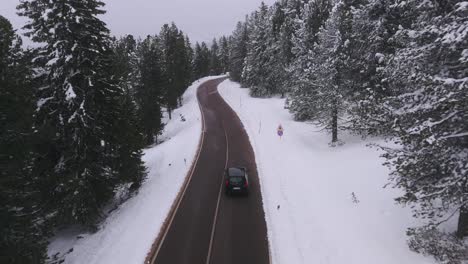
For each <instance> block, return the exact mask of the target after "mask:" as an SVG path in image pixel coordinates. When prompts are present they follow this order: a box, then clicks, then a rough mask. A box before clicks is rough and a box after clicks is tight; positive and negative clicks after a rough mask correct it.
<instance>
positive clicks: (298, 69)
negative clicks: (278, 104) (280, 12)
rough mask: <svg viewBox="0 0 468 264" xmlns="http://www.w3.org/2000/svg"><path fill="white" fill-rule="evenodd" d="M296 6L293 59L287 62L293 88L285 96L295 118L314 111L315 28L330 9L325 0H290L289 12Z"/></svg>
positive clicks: (319, 25) (321, 25) (304, 117)
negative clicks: (307, 0) (302, 0)
mask: <svg viewBox="0 0 468 264" xmlns="http://www.w3.org/2000/svg"><path fill="white" fill-rule="evenodd" d="M296 8H299V12H298V15H297V18H296V19H295V26H294V27H295V32H294V34H293V38H292V42H293V48H292V52H293V54H294V57H295V60H294V61H293V63H292V65H291V66H290V71H291V72H292V79H291V84H292V91H291V93H290V95H289V96H288V103H289V105H288V106H287V107H288V108H289V110H290V111H291V112H292V113H293V114H294V117H295V119H296V120H310V119H312V118H313V117H314V116H315V115H316V110H315V100H314V99H313V96H314V93H315V89H316V88H314V82H315V81H316V74H315V69H314V67H315V65H316V64H320V63H316V64H314V61H315V59H316V58H315V53H316V50H315V49H316V48H317V44H318V43H317V42H318V41H317V39H318V32H319V30H320V28H322V27H323V25H324V24H325V22H326V21H327V19H328V17H329V13H330V9H331V3H330V1H328V0H316V1H313V2H310V3H307V4H304V5H299V4H298V3H296V2H294V1H292V2H290V7H289V9H290V10H291V12H293V10H295V9H296Z"/></svg>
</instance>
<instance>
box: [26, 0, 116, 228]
mask: <svg viewBox="0 0 468 264" xmlns="http://www.w3.org/2000/svg"><path fill="white" fill-rule="evenodd" d="M103 6H104V3H102V2H101V1H97V0H86V1H66V0H57V1H47V0H31V1H26V0H22V1H21V2H20V5H19V10H20V13H21V15H23V16H26V17H28V18H29V19H30V22H29V23H28V24H27V25H26V27H25V28H26V29H27V30H28V35H29V36H32V37H33V40H34V41H36V42H41V43H43V44H44V46H43V48H41V52H40V54H39V56H38V57H37V58H36V59H35V61H36V62H37V63H40V64H41V67H42V71H41V72H40V74H39V75H38V78H40V81H41V84H40V85H41V86H40V87H39V88H38V89H37V90H38V102H37V106H38V107H37V111H36V114H35V130H36V135H37V137H38V139H39V142H38V143H37V144H36V152H37V158H36V159H35V161H34V174H35V175H36V176H37V177H38V178H39V180H40V191H41V193H42V197H43V198H44V210H46V212H47V216H48V218H49V219H48V220H50V221H53V222H52V226H59V225H62V224H85V225H90V226H92V225H93V224H94V223H95V221H96V220H97V218H98V217H99V215H100V208H101V207H102V206H103V205H105V204H106V203H107V202H108V201H109V199H110V198H112V197H113V194H114V187H115V186H116V184H118V183H119V179H118V177H119V175H116V174H114V170H113V167H114V164H115V158H114V157H115V150H116V149H117V148H118V147H119V145H118V142H115V136H114V135H113V133H115V131H113V130H114V129H116V127H115V126H114V123H113V118H114V117H115V116H114V113H113V112H112V111H113V110H114V109H115V107H116V106H115V104H118V103H117V101H118V99H119V98H120V97H121V96H122V91H121V89H120V88H119V87H118V86H117V85H115V84H114V83H113V80H112V76H111V75H110V73H109V68H111V56H112V51H111V49H110V43H109V42H110V37H109V30H108V29H107V27H106V25H105V24H104V22H102V21H101V20H100V19H99V18H98V16H99V15H101V14H103V13H104V11H103V10H102V9H101V8H102V7H103Z"/></svg>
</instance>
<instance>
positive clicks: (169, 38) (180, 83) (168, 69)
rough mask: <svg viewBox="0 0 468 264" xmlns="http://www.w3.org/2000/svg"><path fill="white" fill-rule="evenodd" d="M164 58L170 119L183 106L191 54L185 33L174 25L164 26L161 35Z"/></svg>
mask: <svg viewBox="0 0 468 264" xmlns="http://www.w3.org/2000/svg"><path fill="white" fill-rule="evenodd" d="M160 38H161V45H162V51H163V58H164V70H165V74H166V77H167V81H168V82H167V85H166V86H165V88H166V90H165V92H164V97H165V103H166V107H167V111H168V113H169V118H172V115H171V114H172V111H173V110H174V109H175V108H177V107H178V106H180V105H181V104H182V95H183V93H184V92H185V89H186V88H187V84H188V81H187V80H188V76H190V72H188V70H190V67H189V65H187V64H188V63H189V54H188V53H187V48H186V40H185V37H184V34H183V32H181V31H180V30H179V29H178V28H177V26H176V25H175V24H174V23H172V24H171V26H169V25H167V24H166V25H164V26H163V28H162V29H161V33H160Z"/></svg>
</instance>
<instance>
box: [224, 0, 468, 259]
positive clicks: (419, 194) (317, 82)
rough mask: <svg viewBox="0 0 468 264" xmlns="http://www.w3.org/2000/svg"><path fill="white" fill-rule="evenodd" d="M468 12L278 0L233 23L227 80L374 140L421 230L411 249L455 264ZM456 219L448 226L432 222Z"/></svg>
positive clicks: (439, 4) (464, 215)
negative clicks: (380, 141)
mask: <svg viewBox="0 0 468 264" xmlns="http://www.w3.org/2000/svg"><path fill="white" fill-rule="evenodd" d="M467 19H468V5H466V2H464V1H462V0H453V1H437V0H429V1H427V0H416V1H401V0H279V1H277V2H276V3H275V4H274V5H272V6H267V5H265V4H262V5H261V6H260V8H259V9H258V10H256V11H255V12H253V13H251V14H250V15H249V16H247V18H246V20H245V21H241V22H239V23H238V24H237V27H236V29H235V30H234V32H233V34H232V35H231V36H230V37H229V38H228V39H229V72H230V77H231V79H233V80H234V81H238V82H240V83H241V84H242V85H243V86H245V87H249V88H250V92H251V95H253V96H259V97H268V96H273V95H282V96H285V97H286V107H287V108H289V110H290V111H291V113H292V114H293V115H294V117H295V118H296V119H297V120H301V121H305V120H308V121H312V122H315V123H316V124H318V125H319V126H321V127H323V128H325V129H327V130H328V131H330V132H331V141H332V143H331V144H332V145H336V144H337V143H339V131H342V130H348V131H351V132H355V133H358V134H360V135H363V136H369V135H370V136H384V137H387V138H389V139H391V140H392V141H394V142H396V143H397V144H398V146H399V147H397V148H384V149H385V150H386V152H385V153H386V154H385V155H384V156H385V157H386V158H387V165H389V166H390V168H391V169H392V173H391V180H392V182H393V183H394V185H395V186H396V187H399V188H402V189H403V190H404V194H403V195H402V196H401V197H400V198H398V199H397V201H398V202H399V203H401V204H405V205H409V206H411V207H412V208H413V212H414V215H415V216H416V217H418V218H420V219H422V220H423V221H424V222H425V223H426V224H425V225H424V226H421V227H416V228H411V229H409V230H408V234H409V235H410V240H409V241H410V242H409V245H410V247H411V249H413V250H415V251H417V252H420V253H423V254H431V255H434V256H435V257H436V258H437V259H438V260H440V261H441V262H443V263H460V259H461V258H463V256H464V255H465V254H464V252H465V249H464V246H463V244H462V243H461V240H460V238H462V237H464V236H466V235H467V234H468V50H467V47H468V20H467ZM452 217H458V223H459V224H458V230H457V231H456V232H454V233H450V232H449V233H443V232H441V231H440V230H441V229H440V228H438V227H440V225H442V224H443V223H445V222H447V221H448V220H450V219H451V218H452Z"/></svg>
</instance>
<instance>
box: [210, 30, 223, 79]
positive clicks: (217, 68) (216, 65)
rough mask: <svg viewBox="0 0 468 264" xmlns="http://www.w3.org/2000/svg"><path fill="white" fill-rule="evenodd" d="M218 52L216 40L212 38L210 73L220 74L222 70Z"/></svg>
mask: <svg viewBox="0 0 468 264" xmlns="http://www.w3.org/2000/svg"><path fill="white" fill-rule="evenodd" d="M219 52H220V50H219V45H218V41H217V40H216V39H213V42H212V44H211V49H210V66H209V67H210V75H220V74H221V72H222V71H223V69H222V65H221V59H220V57H219Z"/></svg>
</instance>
